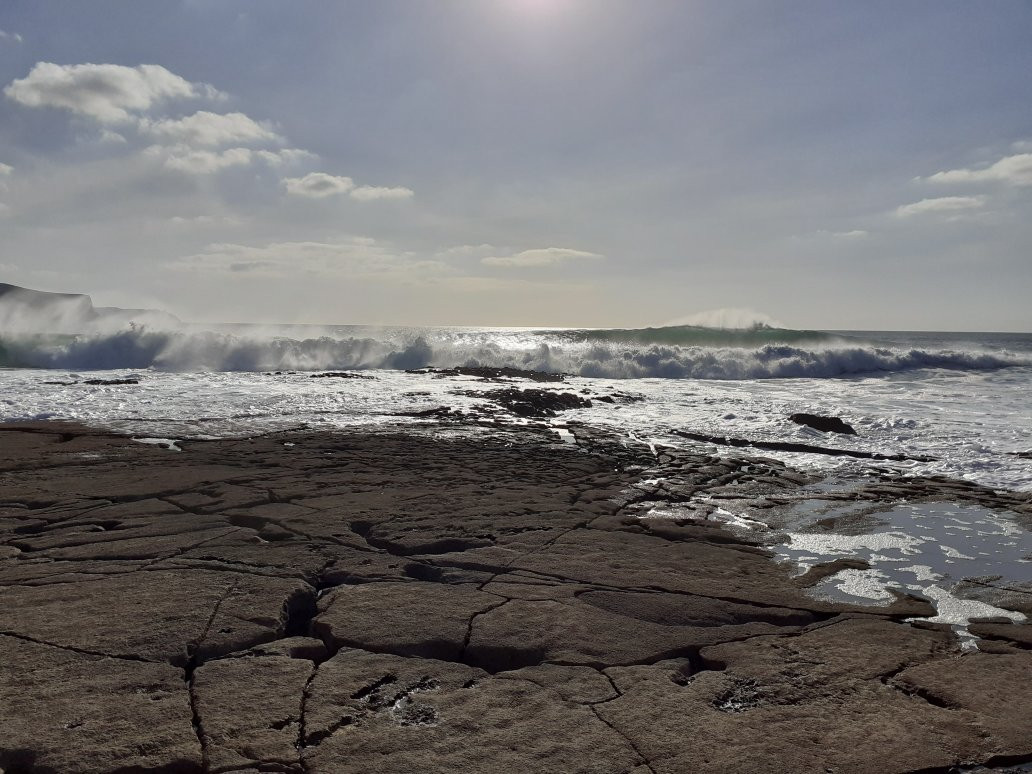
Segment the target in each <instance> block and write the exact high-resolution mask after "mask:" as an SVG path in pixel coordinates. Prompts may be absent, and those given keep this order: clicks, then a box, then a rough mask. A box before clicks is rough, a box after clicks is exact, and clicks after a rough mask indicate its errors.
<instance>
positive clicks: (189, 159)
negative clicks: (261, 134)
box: [165, 148, 254, 175]
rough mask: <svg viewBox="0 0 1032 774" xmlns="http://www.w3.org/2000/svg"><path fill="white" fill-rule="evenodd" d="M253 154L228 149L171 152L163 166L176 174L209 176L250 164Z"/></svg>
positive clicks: (237, 149)
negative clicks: (228, 168)
mask: <svg viewBox="0 0 1032 774" xmlns="http://www.w3.org/2000/svg"><path fill="white" fill-rule="evenodd" d="M253 158H254V152H253V151H252V150H251V149H250V148H229V149H227V150H224V151H221V152H220V151H208V150H188V149H186V148H181V149H178V150H173V151H172V153H171V154H170V155H169V156H168V157H167V158H166V159H165V166H166V167H168V168H169V169H174V170H176V171H178V172H188V173H190V174H193V175H210V174H211V173H213V172H218V171H219V170H221V169H226V168H227V167H239V166H245V165H247V164H250V163H251V162H252V160H253Z"/></svg>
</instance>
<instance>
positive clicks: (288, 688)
mask: <svg viewBox="0 0 1032 774" xmlns="http://www.w3.org/2000/svg"><path fill="white" fill-rule="evenodd" d="M314 669H315V667H314V665H313V664H312V663H311V662H310V661H305V660H299V659H293V658H284V657H281V656H267V657H264V658H231V659H222V660H220V661H212V662H210V663H207V664H204V665H203V666H201V667H200V668H199V669H197V671H196V672H194V674H193V680H192V682H191V688H190V690H191V692H192V695H193V697H194V708H195V711H196V712H197V717H198V720H199V722H200V731H201V739H202V741H203V743H204V763H205V766H206V767H207V769H208V770H209V771H228V770H231V769H238V768H241V767H245V766H250V765H257V764H262V763H264V764H279V765H281V766H283V767H289V768H291V769H293V770H300V762H299V758H298V749H297V747H298V742H299V738H300V733H301V708H302V701H303V694H304V690H305V686H306V684H307V682H308V678H309V677H311V675H312V673H313V671H314Z"/></svg>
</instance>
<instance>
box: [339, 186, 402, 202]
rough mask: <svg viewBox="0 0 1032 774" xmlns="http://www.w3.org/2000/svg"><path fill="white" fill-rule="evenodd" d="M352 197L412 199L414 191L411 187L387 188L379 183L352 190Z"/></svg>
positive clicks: (369, 199) (370, 199) (363, 198)
mask: <svg viewBox="0 0 1032 774" xmlns="http://www.w3.org/2000/svg"><path fill="white" fill-rule="evenodd" d="M349 195H350V196H351V198H352V199H358V200H359V201H363V202H369V201H374V200H375V199H411V198H412V196H413V195H414V192H413V191H412V189H411V188H401V187H397V188H386V187H384V186H378V185H362V186H359V187H358V188H354V189H352V190H351V191H350V193H349Z"/></svg>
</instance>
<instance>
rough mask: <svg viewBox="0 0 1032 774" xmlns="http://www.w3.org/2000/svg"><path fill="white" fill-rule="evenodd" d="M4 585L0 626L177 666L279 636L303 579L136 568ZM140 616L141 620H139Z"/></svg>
mask: <svg viewBox="0 0 1032 774" xmlns="http://www.w3.org/2000/svg"><path fill="white" fill-rule="evenodd" d="M53 588H54V587H53V586H34V587H12V588H8V589H6V590H5V591H4V594H3V601H4V608H5V609H4V622H3V626H4V629H5V630H6V631H8V632H11V633H13V634H18V635H22V636H25V637H30V638H32V639H35V640H40V641H42V642H47V643H52V644H55V645H59V646H64V647H71V648H76V649H79V650H84V651H89V652H92V653H99V654H102V655H110V656H118V657H128V658H137V657H139V658H144V659H147V660H151V661H167V662H169V663H172V664H177V665H183V664H185V663H186V662H187V660H188V659H189V658H190V656H191V655H194V654H197V655H199V656H201V657H203V658H207V657H211V656H213V655H218V654H222V653H229V652H231V651H234V650H239V649H241V648H246V647H248V646H250V645H253V644H255V643H257V642H261V641H264V640H270V639H275V638H276V637H278V636H281V635H282V634H283V632H284V629H285V626H286V620H287V616H288V612H289V610H288V608H289V605H290V603H291V601H292V600H293V599H294V597H296V596H297V595H299V594H304V593H306V592H310V591H311V589H310V587H308V586H307V584H305V583H303V582H301V581H296V580H289V579H279V578H266V577H262V576H257V575H240V574H234V573H224V572H218V573H211V572H203V571H191V572H178V573H177V572H169V571H154V572H136V573H129V574H123V575H117V576H113V577H108V578H104V579H102V580H98V581H94V582H92V583H84V584H74V583H73V584H62V585H61V590H60V594H55V593H54V591H53ZM141 622H142V623H143V625H141Z"/></svg>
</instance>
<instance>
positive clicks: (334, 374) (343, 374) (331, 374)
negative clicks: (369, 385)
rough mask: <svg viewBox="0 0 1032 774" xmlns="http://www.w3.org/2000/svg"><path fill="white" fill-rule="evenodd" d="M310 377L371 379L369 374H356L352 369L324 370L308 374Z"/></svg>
mask: <svg viewBox="0 0 1032 774" xmlns="http://www.w3.org/2000/svg"><path fill="white" fill-rule="evenodd" d="M309 378H310V379H373V378H375V377H373V376H370V375H369V374H357V373H355V372H354V371H326V372H325V373H321V374H309Z"/></svg>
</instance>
